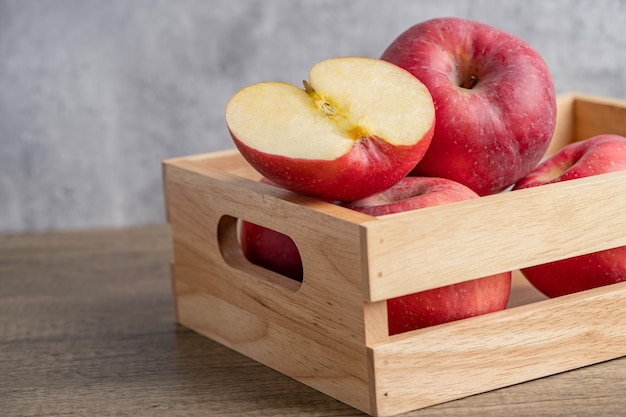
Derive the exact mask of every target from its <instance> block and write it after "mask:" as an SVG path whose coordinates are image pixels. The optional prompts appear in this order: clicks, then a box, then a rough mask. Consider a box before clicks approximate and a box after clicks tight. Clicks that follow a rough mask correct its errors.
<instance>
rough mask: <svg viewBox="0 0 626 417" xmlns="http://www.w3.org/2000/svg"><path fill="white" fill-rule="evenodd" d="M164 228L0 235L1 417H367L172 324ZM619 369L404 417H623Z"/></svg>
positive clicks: (624, 380) (623, 368)
mask: <svg viewBox="0 0 626 417" xmlns="http://www.w3.org/2000/svg"><path fill="white" fill-rule="evenodd" d="M170 239H171V236H170V231H169V228H168V227H166V226H150V227H140V228H129V229H115V230H94V231H78V232H65V233H41V234H26V235H5V236H0V282H1V284H2V287H1V288H0V410H1V411H0V414H2V415H3V416H8V417H22V416H50V417H53V416H54V417H57V416H61V415H63V416H76V417H78V416H80V417H82V416H96V417H97V416H139V417H142V416H181V417H182V416H186V417H194V416H233V417H234V416H251V417H252V416H256V417H269V416H285V417H287V416H289V417H293V416H317V417H322V416H363V413H361V412H359V411H357V410H355V409H353V408H351V407H349V406H347V405H345V404H343V403H341V402H339V401H337V400H334V399H332V398H330V397H328V396H326V395H324V394H321V393H320V392H318V391H316V390H314V389H312V388H309V387H307V386H306V385H304V384H301V383H299V382H297V381H294V380H293V379H291V378H289V377H286V376H284V375H281V374H280V373H278V372H276V371H274V370H272V369H270V368H268V367H266V366H263V365H261V364H259V363H257V362H255V361H253V360H251V359H248V358H246V357H245V356H242V355H240V354H238V353H236V352H234V351H232V350H230V349H229V348H227V347H224V346H222V345H221V344H219V343H217V342H214V341H212V340H210V339H208V338H206V337H203V336H201V335H199V334H197V333H195V332H193V331H190V330H188V329H186V328H184V327H182V326H179V325H177V324H176V323H175V321H174V314H173V309H172V294H171V287H170V276H169V262H170V260H171V257H172V252H171V243H170ZM624 392H626V358H622V359H618V360H613V361H609V362H604V363H600V364H597V365H593V366H589V367H586V368H581V369H578V370H575V371H571V372H565V373H561V374H558V375H554V376H551V377H547V378H542V379H538V380H534V381H531V382H527V383H524V384H519V385H515V386H511V387H508V388H504V389H499V390H495V391H491V392H487V393H485V394H481V395H475V396H472V397H468V398H465V399H462V400H457V401H451V402H447V403H444V404H439V405H436V406H433V407H429V408H426V409H423V410H419V411H413V412H410V413H407V414H406V416H407V417H409V416H410V417H426V416H428V417H458V416H464V417H500V416H502V415H512V416H516V417H537V416H539V417H570V416H576V415H598V416H615V417H617V416H622V415H623V410H624V407H626V399H625V398H624V395H623V393H624Z"/></svg>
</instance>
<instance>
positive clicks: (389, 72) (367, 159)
mask: <svg viewBox="0 0 626 417" xmlns="http://www.w3.org/2000/svg"><path fill="white" fill-rule="evenodd" d="M226 123H227V125H228V129H229V131H230V134H231V136H232V138H233V141H234V142H235V145H236V146H237V148H238V149H239V151H240V152H241V154H242V155H243V156H244V158H246V160H247V161H248V162H249V163H250V165H252V166H253V167H254V168H255V169H256V170H257V171H259V172H260V173H261V174H262V175H263V176H264V177H266V178H268V179H270V180H272V181H273V182H275V183H276V184H278V185H280V186H282V187H284V188H286V189H288V190H290V191H294V192H297V193H300V194H304V195H309V196H315V197H319V198H322V199H324V200H356V199H359V198H363V197H365V196H368V195H371V194H374V193H376V192H379V191H382V190H385V189H387V188H389V187H390V186H391V185H393V184H395V183H396V182H398V181H399V180H400V179H401V178H403V177H405V176H406V175H407V174H408V173H409V172H410V171H411V170H412V169H413V168H414V167H415V165H416V164H417V163H418V162H419V160H420V159H421V158H422V157H423V155H424V153H425V152H426V149H427V148H428V145H429V144H430V142H431V138H432V134H433V130H434V125H435V108H434V104H433V101H432V98H431V96H430V93H429V91H428V89H427V88H426V87H425V86H424V84H422V83H421V82H420V81H419V80H417V79H416V78H415V77H413V76H412V75H411V74H410V73H408V72H407V71H405V70H403V69H402V68H400V67H398V66H396V65H393V64H390V63H388V62H386V61H382V60H378V59H373V58H359V57H344V58H334V59H328V60H325V61H321V62H319V63H317V64H316V65H314V66H313V68H312V69H311V72H310V81H309V82H306V81H305V82H304V89H301V88H298V87H295V86H293V85H291V84H287V83H282V82H265V83H258V84H253V85H251V86H248V87H246V88H244V89H242V90H240V91H239V92H238V93H236V94H235V95H234V96H233V97H232V98H231V100H230V101H229V102H228V105H227V106H226Z"/></svg>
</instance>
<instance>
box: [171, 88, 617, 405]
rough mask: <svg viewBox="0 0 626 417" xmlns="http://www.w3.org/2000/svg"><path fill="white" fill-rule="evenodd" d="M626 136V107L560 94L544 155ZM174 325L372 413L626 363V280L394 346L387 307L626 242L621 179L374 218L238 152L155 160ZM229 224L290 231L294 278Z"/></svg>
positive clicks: (521, 305)
mask: <svg viewBox="0 0 626 417" xmlns="http://www.w3.org/2000/svg"><path fill="white" fill-rule="evenodd" d="M601 133H615V134H620V135H626V102H623V101H618V100H613V99H605V98H600V97H592V96H587V95H582V94H568V95H562V96H559V101H558V117H557V129H556V132H555V135H554V138H553V140H552V143H551V147H550V150H549V151H548V152H549V153H554V152H556V151H557V150H558V149H560V148H561V147H562V146H564V145H566V144H567V143H570V142H572V141H576V140H582V139H585V138H587V137H590V136H592V135H596V134H601ZM163 172H164V187H165V200H166V209H167V217H168V222H169V223H170V225H171V230H172V239H173V248H174V258H173V262H172V281H173V293H174V294H173V296H174V302H175V311H176V317H177V320H178V322H179V323H180V324H182V325H184V326H186V327H188V328H190V329H193V330H194V331H197V332H198V333H200V334H203V335H205V336H207V337H209V338H211V339H213V340H215V341H217V342H219V343H222V344H224V345H226V346H228V347H229V348H231V349H233V350H235V351H237V352H240V353H242V354H244V355H246V356H248V357H250V358H252V359H254V360H256V361H258V362H260V363H263V364H265V365H267V366H269V367H271V368H273V369H275V370H277V371H280V372H282V373H284V374H285V375H288V376H290V377H292V378H294V379H296V380H298V381H301V382H302V383H304V384H307V385H309V386H311V387H313V388H315V389H317V390H319V391H321V392H323V393H325V394H327V395H329V396H331V397H334V398H336V399H338V400H340V401H342V402H344V403H346V404H349V405H350V406H352V407H355V408H357V409H359V410H361V411H363V412H365V413H368V414H370V415H380V416H385V415H395V414H399V413H403V412H407V411H410V410H415V409H419V408H423V407H427V406H430V405H434V404H438V403H442V402H445V401H450V400H453V399H458V398H462V397H466V396H469V395H473V394H477V393H481V392H485V391H489V390H493V389H496V388H500V387H505V386H508V385H512V384H517V383H520V382H524V381H528V380H532V379H535V378H540V377H543V376H547V375H551V374H555V373H559V372H563V371H567V370H571V369H574V368H578V367H581V366H586V365H590V364H593V363H597V362H600V361H605V360H609V359H613V358H616V357H620V356H624V355H626V302H625V301H626V283H619V284H613V285H609V286H605V287H600V288H595V289H592V290H587V291H583V292H579V293H575V294H570V295H566V296H562V297H557V298H552V299H547V298H546V297H544V296H542V295H541V294H540V293H539V292H538V291H536V290H535V289H534V288H533V287H532V286H531V285H530V284H529V283H528V282H526V281H525V279H524V278H523V276H522V275H521V274H520V273H519V272H516V273H515V274H514V283H513V288H512V291H511V299H510V302H509V307H508V308H507V309H506V310H503V311H499V312H495V313H490V314H486V315H483V316H478V317H472V318H468V319H464V320H459V321H455V322H450V323H446V324H442V325H438V326H433V327H428V328H424V329H419V330H414V331H411V332H406V333H402V334H398V335H394V336H389V334H388V327H387V310H386V308H387V307H386V300H387V299H389V298H393V297H398V296H401V295H405V294H410V293H414V292H418V291H423V290H427V289H431V288H437V287H441V286H445V285H448V284H452V283H455V282H462V281H465V280H471V279H475V278H479V277H484V276H488V275H493V274H496V273H501V272H505V271H517V270H519V269H520V268H524V267H527V266H532V265H537V264H541V263H545V262H550V261H555V260H558V259H564V258H569V257H572V256H576V255H581V254H586V253H591V252H595V251H599V250H604V249H609V248H613V247H618V246H623V245H626V222H624V215H623V213H624V209H625V208H626V171H620V172H614V173H609V174H602V175H597V176H594V177H588V178H583V179H578V180H572V181H567V182H562V183H557V184H551V185H545V186H542V187H535V188H530V189H524V190H516V191H511V192H504V193H500V194H496V195H490V196H486V197H481V198H477V199H473V200H467V201H462V202H457V203H450V204H446V205H442V206H436V207H429V208H425V209H420V210H416V211H412V212H403V213H397V214H393V215H389V216H384V217H379V218H376V217H372V216H368V215H365V214H362V213H358V212H355V211H352V210H349V209H347V208H344V207H339V206H335V205H332V204H330V203H325V202H323V201H319V200H314V199H310V198H307V197H303V196H299V195H296V194H294V193H290V192H288V191H285V190H282V189H279V188H276V187H272V186H269V185H266V184H262V183H259V182H258V180H259V179H260V175H259V174H258V173H256V171H254V170H253V169H252V168H251V167H250V166H249V165H248V164H247V163H246V162H245V160H244V159H243V158H242V157H241V155H240V154H239V153H238V152H237V151H236V150H227V151H221V152H215V153H209V154H201V155H193V156H188V157H181V158H175V159H170V160H166V161H164V163H163ZM238 220H245V221H248V222H252V223H255V224H258V225H261V226H263V227H267V228H270V229H273V230H275V231H278V232H281V233H284V234H286V235H288V236H289V237H290V238H291V239H293V241H294V242H295V243H296V245H297V247H298V250H299V252H300V256H301V258H302V262H303V270H304V278H303V281H302V283H299V282H297V281H294V280H291V279H289V278H286V277H284V276H282V275H280V274H277V273H274V272H272V271H269V270H267V269H265V268H262V267H260V266H257V265H254V264H252V263H250V262H248V261H247V260H246V259H245V257H244V256H243V254H242V250H241V247H240V244H239V242H238V238H237V224H238Z"/></svg>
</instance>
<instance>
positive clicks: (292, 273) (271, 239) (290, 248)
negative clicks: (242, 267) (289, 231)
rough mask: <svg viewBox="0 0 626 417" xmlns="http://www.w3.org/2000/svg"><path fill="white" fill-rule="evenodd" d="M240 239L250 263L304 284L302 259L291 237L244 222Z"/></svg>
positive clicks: (242, 248)
mask: <svg viewBox="0 0 626 417" xmlns="http://www.w3.org/2000/svg"><path fill="white" fill-rule="evenodd" d="M240 239H241V250H242V251H243V254H244V256H245V257H246V259H248V260H249V261H250V262H252V263H253V264H256V265H259V266H262V267H264V268H266V269H269V270H270V271H274V272H278V273H279V274H281V275H284V276H286V277H288V278H291V279H294V280H296V281H300V282H302V259H301V258H300V252H299V251H298V247H297V246H296V244H295V242H294V241H293V240H292V239H291V238H290V237H289V236H287V235H285V234H282V233H280V232H277V231H275V230H272V229H268V228H266V227H263V226H259V225H257V224H254V223H250V222H246V221H243V222H241V230H240Z"/></svg>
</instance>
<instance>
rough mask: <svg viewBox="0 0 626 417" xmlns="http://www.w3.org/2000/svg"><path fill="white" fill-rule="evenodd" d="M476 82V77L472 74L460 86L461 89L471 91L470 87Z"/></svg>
mask: <svg viewBox="0 0 626 417" xmlns="http://www.w3.org/2000/svg"><path fill="white" fill-rule="evenodd" d="M477 82H478V77H477V76H475V75H474V74H472V75H470V76H469V78H468V79H467V80H465V82H464V83H463V84H461V88H467V89H468V90H471V89H472V87H474V86H475V85H476V83H477Z"/></svg>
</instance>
